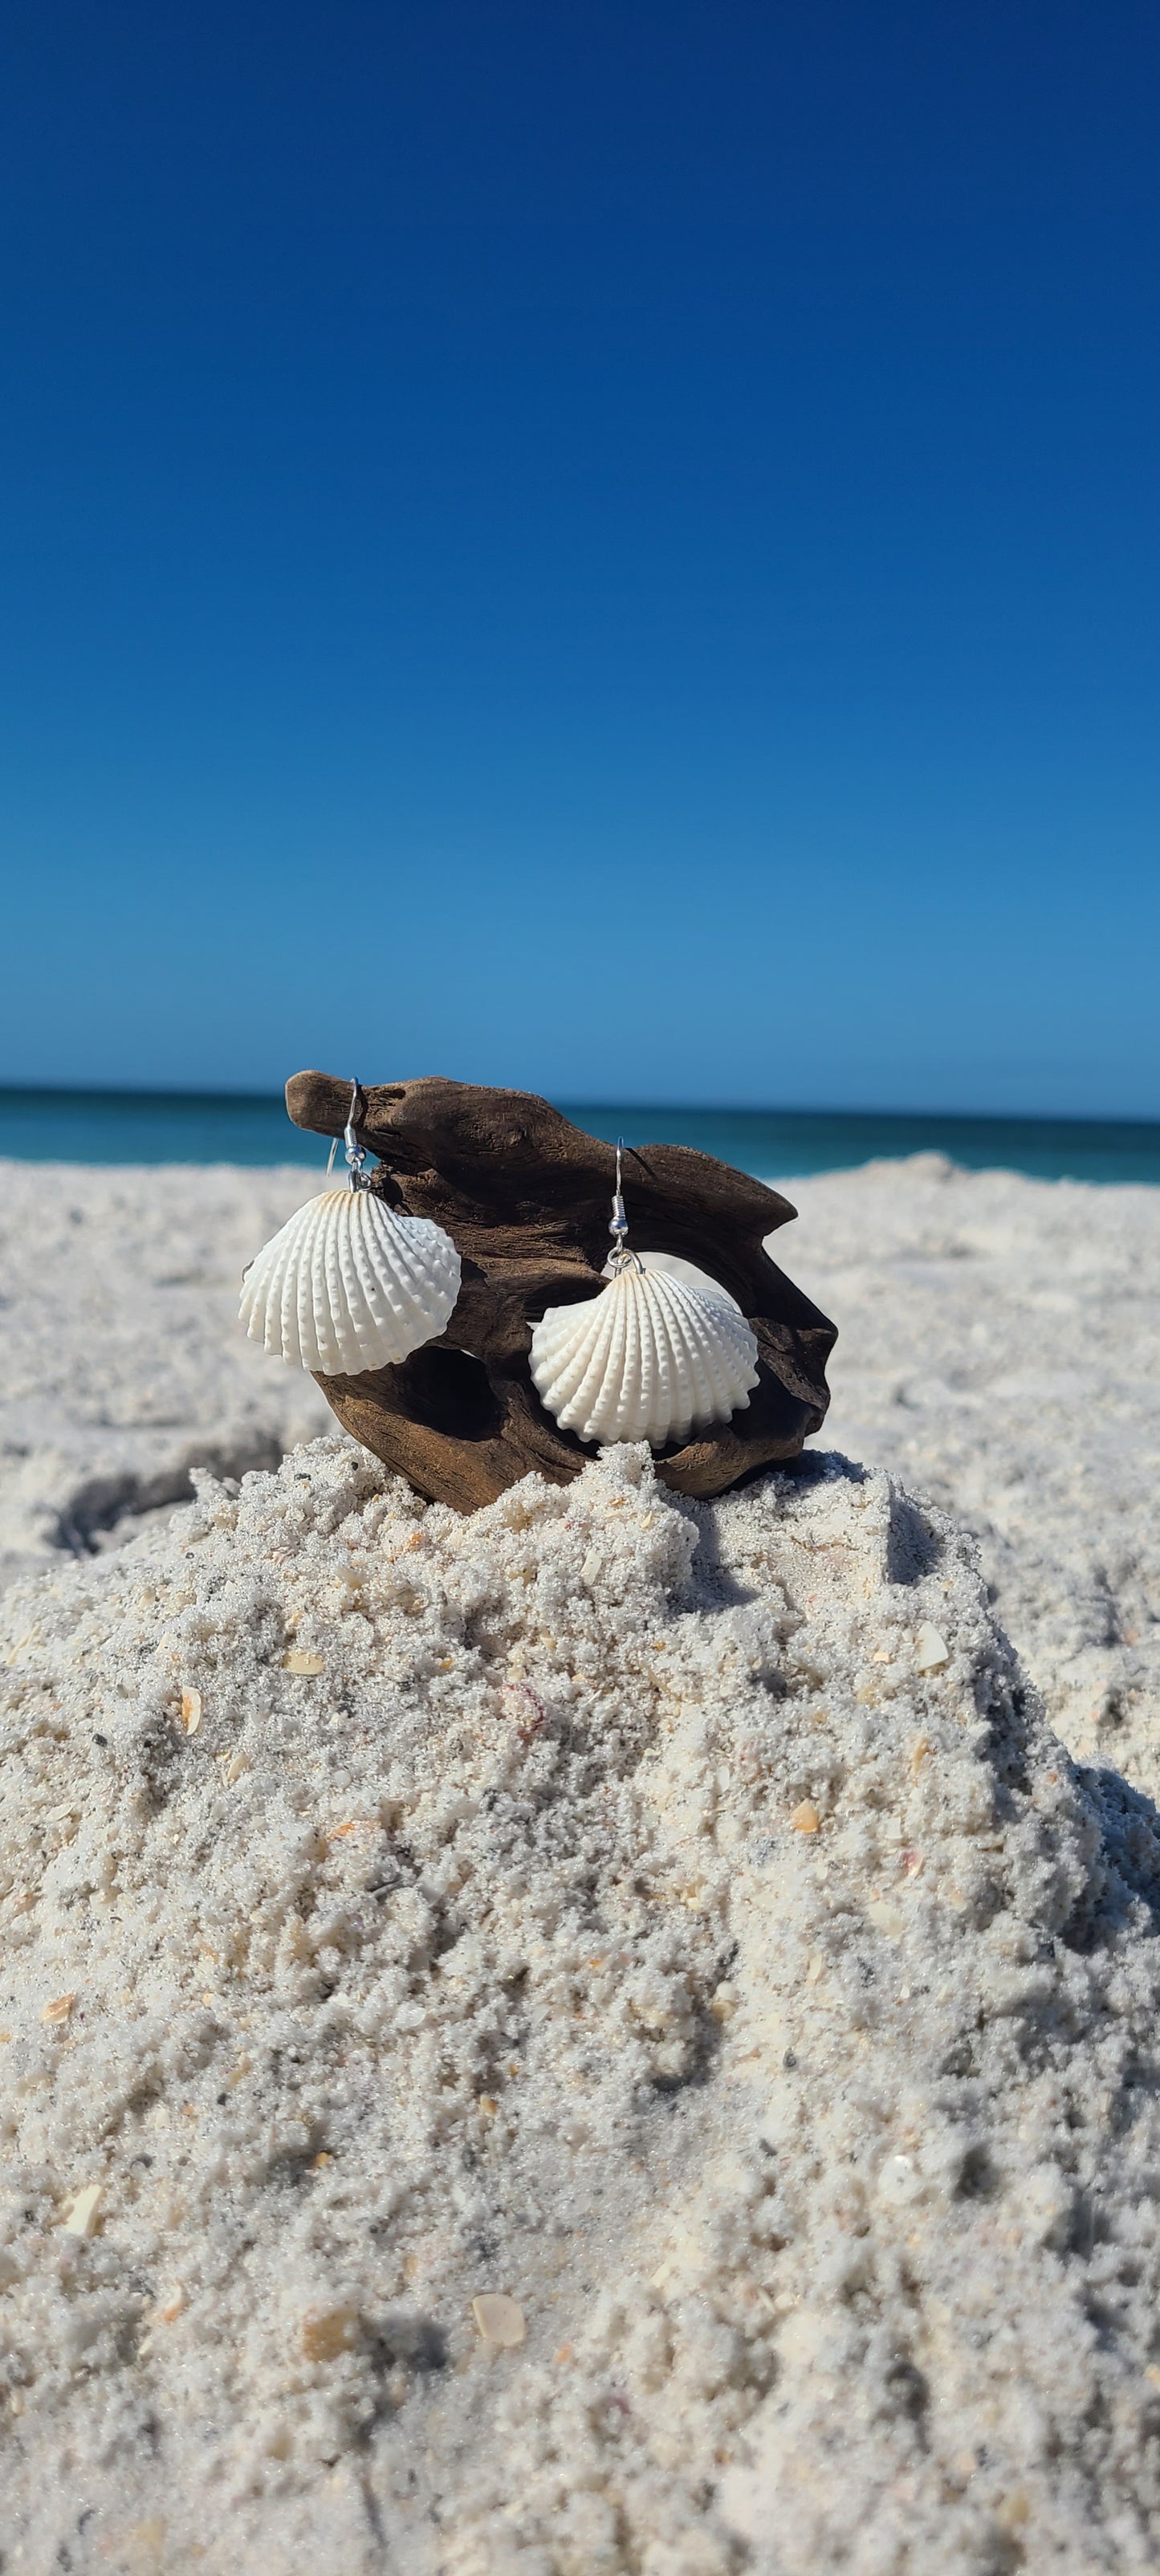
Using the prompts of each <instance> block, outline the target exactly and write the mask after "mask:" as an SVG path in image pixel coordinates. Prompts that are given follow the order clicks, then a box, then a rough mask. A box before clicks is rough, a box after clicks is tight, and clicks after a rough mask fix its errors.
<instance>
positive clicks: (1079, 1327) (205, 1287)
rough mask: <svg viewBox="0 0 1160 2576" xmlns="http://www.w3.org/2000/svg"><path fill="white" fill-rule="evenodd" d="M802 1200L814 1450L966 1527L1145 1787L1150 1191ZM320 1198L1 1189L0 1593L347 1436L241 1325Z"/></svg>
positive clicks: (1158, 1530) (1055, 1716)
mask: <svg viewBox="0 0 1160 2576" xmlns="http://www.w3.org/2000/svg"><path fill="white" fill-rule="evenodd" d="M320 1177H321V1176H320ZM785 1186H786V1189H787V1191H788V1193H789V1195H790V1197H791V1199H792V1201H793V1203H794V1205H795V1206H796V1207H797V1208H798V1210H799V1217H798V1220H797V1222H796V1223H795V1224H793V1225H790V1226H787V1227H786V1228H785V1229H784V1230H783V1231H782V1232H781V1233H780V1234H779V1235H777V1236H776V1237H773V1238H771V1249H772V1250H773V1251H774V1252H775V1254H776V1257H777V1258H778V1260H779V1261H781V1262H783V1263H784V1265H785V1267H786V1269H787V1270H788V1271H789V1273H790V1275H791V1277H793V1278H794V1279H796V1280H797V1281H798V1284H799V1285H800V1286H801V1287H802V1288H804V1289H805V1290H806V1291H807V1292H808V1294H809V1295H810V1296H812V1297H814V1298H816V1300H817V1302H818V1304H819V1305H820V1306H821V1307H822V1308H823V1310H824V1311H825V1312H826V1313H827V1314H829V1315H831V1316H832V1317H833V1318H834V1320H835V1321H836V1323H837V1324H838V1327H839V1341H838V1346H837V1350H836V1353H835V1356H834V1360H833V1363H832V1366H831V1370H830V1383H831V1387H832V1390H833V1399H832V1402H831V1406H830V1411H829V1414H828V1416H827V1420H826V1424H825V1428H824V1431H823V1432H822V1434H821V1435H820V1438H819V1440H818V1441H817V1442H815V1443H814V1444H813V1445H814V1446H815V1447H822V1446H824V1447H826V1448H834V1449H837V1450H840V1451H841V1452H843V1454H845V1455H846V1456H848V1457H851V1458H855V1459H864V1460H869V1461H873V1462H876V1463H879V1464H881V1465H884V1466H886V1467H889V1468H890V1469H891V1470H892V1472H894V1473H895V1474H897V1475H898V1476H899V1477H901V1478H902V1479H903V1480H904V1481H905V1482H906V1483H907V1484H908V1485H910V1486H911V1487H913V1488H914V1489H916V1490H917V1491H919V1492H922V1493H926V1494H929V1495H931V1496H932V1497H933V1498H934V1499H935V1500H936V1501H937V1502H939V1503H940V1504H941V1505H943V1506H944V1508H945V1509H947V1510H949V1511H951V1512H952V1513H954V1514H955V1515H956V1516H957V1517H958V1518H960V1519H961V1520H963V1521H964V1522H965V1523H966V1524H967V1526H968V1527H969V1528H970V1529H972V1530H973V1531H974V1532H976V1534H977V1535H978V1537H979V1540H980V1543H981V1547H982V1556H983V1565H984V1570H985V1573H986V1577H987V1581H988V1584H989V1586H990V1588H991V1597H992V1600H993V1603H994V1606H995V1610H996V1615H997V1617H998V1618H999V1620H1000V1622H1001V1624H1002V1625H1003V1626H1004V1627H1005V1628H1006V1630H1007V1632H1008V1634H1009V1635H1010V1637H1011V1639H1012V1641H1013V1643H1014V1644H1015V1646H1016V1648H1017V1650H1018V1652H1019V1654H1020V1656H1021V1657H1022V1658H1023V1661H1024V1663H1025V1664H1026V1667H1027V1669H1028V1671H1029V1673H1030V1674H1031V1676H1032V1678H1033V1679H1034V1681H1035V1683H1036V1684H1037V1686H1038V1688H1039V1689H1040V1691H1041V1692H1042V1693H1043V1696H1044V1700H1045V1703H1046V1707H1047V1710H1048V1714H1049V1716H1050V1717H1051V1720H1052V1723H1053V1724H1054V1725H1056V1726H1058V1727H1059V1729H1060V1731H1061V1733H1062V1734H1063V1736H1064V1738H1065V1740H1066V1742H1067V1743H1068V1745H1069V1746H1070V1747H1071V1749H1072V1750H1073V1751H1076V1752H1082V1753H1083V1755H1084V1757H1085V1758H1091V1756H1092V1754H1093V1752H1094V1751H1095V1748H1096V1747H1097V1745H1098V1748H1099V1757H1100V1758H1101V1759H1107V1760H1109V1761H1112V1762H1114V1763H1115V1764H1116V1765H1117V1766H1118V1767H1119V1768H1121V1769H1127V1770H1129V1771H1130V1772H1131V1774H1132V1776H1133V1777H1134V1778H1138V1779H1139V1781H1140V1784H1141V1785H1142V1786H1145V1787H1147V1788H1149V1790H1150V1791H1153V1792H1154V1790H1155V1787H1156V1781H1157V1777H1160V1774H1156V1773H1154V1772H1153V1769H1152V1767H1151V1763H1152V1756H1151V1752H1150V1743H1151V1737H1152V1734H1153V1731H1154V1729H1155V1725H1156V1713H1157V1710H1158V1709H1160V1646H1158V1643H1157V1641H1158V1639H1160V1626H1157V1624H1156V1611H1157V1606H1158V1604H1160V1525H1158V1522H1157V1515H1156V1512H1155V1508H1154V1496H1155V1493H1156V1491H1157V1486H1158V1483H1160V1330H1158V1326H1160V1302H1158V1300H1160V1291H1158V1287H1157V1283H1158V1281H1160V1191H1155V1190H1149V1189H1141V1188H1110V1189H1099V1188H1090V1187H1084V1186H1081V1185H1077V1184H1074V1183H1069V1182H1046V1181H1031V1180H1024V1179H1022V1178H1020V1177H1019V1176H1018V1175H1017V1174H1014V1173H1006V1172H994V1173H971V1172H964V1171H959V1170H956V1169H955V1168H954V1167H953V1166H952V1165H950V1164H948V1163H946V1162H945V1161H944V1160H943V1159H942V1158H941V1157H939V1156H935V1155H921V1156H917V1157H915V1158H913V1159H912V1160H910V1161H909V1162H903V1163H890V1164H878V1165H873V1164H872V1165H869V1166H868V1167H866V1168H864V1169H863V1170H861V1171H856V1172H845V1173H836V1174H833V1175H830V1176H827V1177H825V1178H821V1179H811V1180H802V1181H796V1182H795V1181H790V1182H787V1183H786V1184H785ZM306 1194H307V1193H306V1185H305V1184H304V1178H303V1174H302V1171H301V1169H295V1168H291V1167H288V1168H286V1169H285V1170H279V1171H268V1172H263V1171H242V1170H239V1169H236V1168H233V1167H230V1166H218V1167H217V1168H215V1169H211V1170H202V1169H197V1168H190V1167H184V1166H169V1167H164V1168H161V1169H158V1170H135V1171H134V1170H120V1171H117V1170H114V1171H111V1172H110V1171H101V1170H94V1169H92V1168H90V1167H88V1166H85V1165H58V1166H54V1167H51V1168H50V1169H48V1170H43V1169H39V1168H37V1167H35V1166H32V1165H30V1164H26V1163H7V1164H3V1165H0V1208H2V1210H3V1214H2V1217H0V1297H2V1298H3V1300H4V1305H3V1308H2V1309H0V1318H2V1330H3V1347H4V1355H5V1366H4V1381H3V1386H2V1388H0V1583H3V1582H10V1581H11V1580H12V1579H13V1578H14V1577H15V1576H16V1575H17V1574H18V1573H21V1572H24V1571H33V1570H35V1569H36V1568H37V1567H40V1566H49V1565H59V1564H60V1562H61V1558H62V1551H63V1552H64V1553H65V1554H67V1553H68V1552H69V1551H70V1549H71V1550H72V1551H73V1552H78V1553H84V1552H88V1551H90V1550H103V1549H105V1548H107V1547H110V1546H115V1545H120V1544H123V1543H124V1542H125V1540H126V1539H127V1538H128V1537H131V1536H132V1535H133V1534H134V1532H135V1531H136V1530H137V1529H138V1528H140V1527H141V1526H142V1525H143V1516H144V1517H145V1518H148V1517H149V1516H150V1515H151V1514H153V1513H155V1512H157V1511H159V1510H166V1509H169V1508H172V1506H173V1505H174V1504H175V1503H176V1502H178V1501H179V1500H181V1499H182V1498H187V1497H188V1493H189V1481H188V1480H189V1468H190V1465H191V1464H205V1465H209V1466H211V1467H212V1468H213V1469H214V1470H215V1472H216V1473H217V1474H219V1475H233V1476H238V1475H241V1474H243V1473H244V1472H245V1471H246V1470H247V1469H248V1468H250V1467H259V1466H260V1467H267V1466H273V1465H274V1464H276V1462H277V1459H278V1458H279V1457H280V1456H281V1455H282V1454H283V1453H284V1451H285V1450H286V1449H287V1448H289V1447H292V1446H293V1444H294V1442H295V1441H296V1440H299V1439H302V1438H306V1437H309V1436H310V1435H311V1434H313V1433H317V1432H324V1431H327V1432H329V1431H333V1429H334V1421H333V1416H332V1415H331V1414H330V1411H329V1409H328V1407H327V1405H326V1402H325V1399H324V1398H323V1397H322V1395H321V1394H320V1393H319V1391H318V1389H317V1388H316V1387H315V1385H314V1384H313V1382H312V1381H311V1380H309V1379H307V1378H305V1377H303V1376H302V1375H301V1374H300V1373H299V1372H297V1371H291V1370H289V1369H286V1368H283V1367H282V1366H280V1365H279V1364H278V1363H277V1362H274V1361H271V1360H268V1359H266V1358H265V1356H264V1355H263V1354H262V1353H261V1352H259V1351H256V1350H254V1349H252V1348H250V1346H249V1345H248V1344H247V1343H246V1341H245V1338H244V1336H243V1335H242V1334H241V1333H240V1331H239V1330H238V1326H237V1290H238V1283H239V1280H240V1275H241V1271H242V1268H243V1265H244V1263H245V1262H246V1261H247V1260H248V1259H249V1258H250V1255H251V1254H252V1252H253V1250H254V1248H255V1246H256V1245H257V1244H258V1243H260V1242H261V1241H263V1240H264V1239H265V1237H266V1236H267V1235H268V1234H269V1233H270V1232H272V1231H273V1229H274V1227H275V1226H276V1225H277V1224H279V1223H281V1222H282V1220H283V1219H284V1218H285V1217H286V1216H287V1215H288V1214H289V1213H290V1211H291V1209H293V1208H294V1207H296V1206H298V1205H300V1204H301V1201H302V1198H303V1196H304V1195H306Z"/></svg>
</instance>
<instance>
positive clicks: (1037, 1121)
mask: <svg viewBox="0 0 1160 2576" xmlns="http://www.w3.org/2000/svg"><path fill="white" fill-rule="evenodd" d="M410 1078H411V1079H412V1080H423V1079H430V1077H429V1076H428V1077H424V1076H412V1077H410ZM481 1087H484V1088H488V1089H496V1090H514V1089H515V1088H516V1087H517V1086H515V1085H514V1084H511V1083H498V1084H494V1085H486V1086H481ZM519 1087H520V1088H521V1089H522V1088H523V1086H522V1085H521V1086H519ZM528 1096H529V1097H530V1098H532V1099H546V1098H547V1097H548V1094H547V1093H543V1092H532V1093H529V1094H528ZM5 1100H11V1101H16V1100H18V1101H23V1102H30V1101H40V1100H43V1101H53V1102H58V1101H65V1100H76V1101H117V1102H126V1103H127V1102H138V1103H141V1104H142V1105H143V1104H145V1103H156V1102H164V1103H165V1104H166V1105H167V1106H176V1105H178V1104H185V1105H187V1106H189V1107H191V1108H193V1107H215V1108H216V1107H224V1106H226V1105H228V1104H233V1105H235V1106H238V1107H242V1106H253V1107H257V1106H261V1107H263V1108H272V1107H273V1106H274V1105H275V1104H277V1106H278V1107H279V1108H281V1109H283V1110H285V1102H284V1098H283V1094H282V1092H281V1091H224V1090H217V1091H214V1090H203V1089H187V1088H184V1087H182V1086H180V1085H168V1086H167V1085H161V1086H148V1087H145V1086H141V1085H138V1084H130V1083H43V1082H42V1083H37V1082H0V1102H3V1101H5ZM552 1105H553V1106H554V1107H557V1108H560V1109H561V1110H562V1111H566V1110H570V1109H597V1110H603V1109H616V1110H618V1111H623V1110H628V1109H631V1110H633V1111H635V1112H636V1113H638V1114H639V1115H641V1116H648V1117H651V1116H654V1115H655V1116H674V1115H675V1116H677V1117H685V1118H786V1119H803V1118H804V1119H864V1120H867V1121H870V1120H895V1121H898V1122H899V1123H902V1122H904V1121H906V1120H908V1119H909V1120H914V1119H924V1120H928V1121H936V1120H943V1121H947V1120H956V1121H958V1122H959V1123H961V1124H962V1125H976V1126H991V1127H1012V1126H1024V1127H1072V1128H1075V1127H1101V1128H1108V1127H1133V1128H1154V1129H1155V1128H1160V1117H1147V1116H1144V1115H1141V1114H1140V1113H1139V1112H1138V1111H1118V1112H1116V1113H1114V1114H1112V1115H1109V1114H1107V1113H1103V1114H1101V1113H1099V1112H1096V1111H1092V1110H1050V1109H949V1108H942V1107H937V1108H922V1109H915V1108H906V1109H900V1108H898V1107H891V1108H867V1107H865V1106H862V1107H858V1108H854V1107H849V1106H836V1105H834V1104H820V1105H819V1104H816V1103H815V1104H811V1105H810V1106H809V1107H808V1108H807V1107H803V1106H801V1105H800V1104H799V1105H796V1106H791V1105H785V1106H778V1105H777V1104H776V1103H773V1102H753V1101H705V1100H632V1099H628V1098H626V1097H624V1096H623V1095H621V1096H620V1097H617V1096H616V1095H615V1094H613V1095H611V1096H609V1097H607V1098H604V1099H601V1098H598V1097H588V1098H585V1097H581V1096H579V1095H578V1096H576V1097H575V1098H572V1099H565V1098H563V1097H561V1098H560V1099H558V1100H556V1101H554V1102H553V1103H552ZM287 1124H288V1125H289V1126H291V1127H293V1124H294V1122H293V1120H292V1119H290V1118H289V1115H288V1113H287ZM295 1132H296V1133H299V1134H301V1133H304V1132H306V1131H304V1130H301V1129H298V1130H296V1131H295Z"/></svg>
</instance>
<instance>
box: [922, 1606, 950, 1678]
mask: <svg viewBox="0 0 1160 2576" xmlns="http://www.w3.org/2000/svg"><path fill="white" fill-rule="evenodd" d="M950 1659H951V1650H950V1647H949V1646H948V1644H947V1641H946V1638H945V1637H940V1635H939V1632H938V1629H937V1628H933V1627H932V1626H931V1623H930V1620H929V1619H924V1620H923V1623H922V1626H921V1628H920V1629H919V1632H918V1635H917V1637H916V1638H915V1641H914V1660H915V1663H916V1664H917V1666H918V1669H919V1671H920V1673H940V1672H941V1671H942V1669H943V1666H944V1664H949V1662H950Z"/></svg>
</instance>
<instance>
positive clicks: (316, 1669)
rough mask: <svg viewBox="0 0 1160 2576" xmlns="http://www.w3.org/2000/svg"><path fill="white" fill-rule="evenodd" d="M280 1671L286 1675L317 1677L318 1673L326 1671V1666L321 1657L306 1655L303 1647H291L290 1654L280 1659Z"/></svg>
mask: <svg viewBox="0 0 1160 2576" xmlns="http://www.w3.org/2000/svg"><path fill="white" fill-rule="evenodd" d="M282 1669H283V1671H284V1672H287V1673H301V1674H306V1675H313V1676H315V1677H317V1675H318V1674H319V1673H324V1672H325V1671H326V1664H325V1662H324V1660H323V1657H322V1656H321V1655H311V1654H308V1653H307V1651H306V1648H305V1647H304V1646H293V1647H292V1648H291V1650H290V1653H289V1654H288V1655H284V1656H283V1658H282Z"/></svg>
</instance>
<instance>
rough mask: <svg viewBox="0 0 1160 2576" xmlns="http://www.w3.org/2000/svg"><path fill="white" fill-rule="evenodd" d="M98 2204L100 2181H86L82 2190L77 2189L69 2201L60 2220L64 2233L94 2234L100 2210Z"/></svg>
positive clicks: (99, 2203) (99, 2202) (99, 2199)
mask: <svg viewBox="0 0 1160 2576" xmlns="http://www.w3.org/2000/svg"><path fill="white" fill-rule="evenodd" d="M100 2206H101V2185H100V2183H99V2182H87V2183H86V2184H85V2187H84V2190H83V2191H78V2192H77V2194H76V2196H75V2198H74V2199H73V2200H72V2201H71V2202H70V2204H69V2208H68V2210H67V2212H66V2215H65V2217H64V2219H63V2220H62V2222H61V2223H62V2226H63V2228H64V2232H65V2235H66V2236H92V2235H94V2234H95V2233H96V2225H97V2217H98V2214H99V2211H100Z"/></svg>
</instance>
